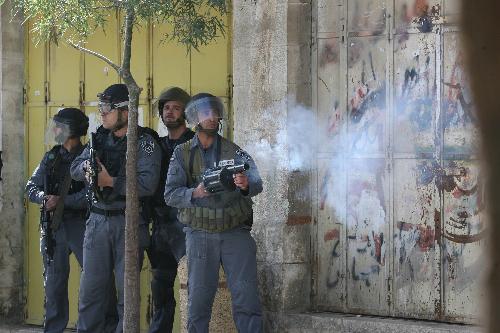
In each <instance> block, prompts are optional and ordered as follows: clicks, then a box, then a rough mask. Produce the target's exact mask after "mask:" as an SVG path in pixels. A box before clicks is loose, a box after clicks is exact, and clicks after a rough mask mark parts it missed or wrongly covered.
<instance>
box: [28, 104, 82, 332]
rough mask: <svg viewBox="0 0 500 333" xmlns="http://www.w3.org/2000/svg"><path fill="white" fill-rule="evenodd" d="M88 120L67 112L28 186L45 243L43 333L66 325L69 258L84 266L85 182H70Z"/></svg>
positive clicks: (56, 121) (52, 128)
mask: <svg viewBox="0 0 500 333" xmlns="http://www.w3.org/2000/svg"><path fill="white" fill-rule="evenodd" d="M88 127H89V118H87V116H85V114H84V113H83V112H82V111H81V110H79V109H75V108H64V109H62V110H60V111H59V112H58V113H57V114H56V115H55V116H54V118H53V120H52V122H51V123H50V125H49V128H48V130H47V132H46V137H45V138H46V143H47V144H49V145H53V144H55V145H54V146H53V147H52V149H50V151H48V152H47V153H46V154H45V155H44V157H43V159H42V161H41V162H40V164H39V165H38V166H37V168H36V169H35V171H34V172H33V175H32V176H31V178H30V179H29V181H28V183H27V184H26V192H27V194H28V198H29V200H30V201H31V202H33V203H37V204H39V205H42V216H45V221H42V222H43V224H42V237H41V240H40V249H41V251H42V257H43V267H44V273H43V277H44V287H45V320H44V332H63V331H64V329H65V328H66V325H67V324H68V316H69V309H68V277H69V271H70V265H69V256H70V254H71V253H73V254H74V255H75V257H76V259H77V261H78V263H79V264H80V267H81V266H82V264H83V249H82V246H83V236H84V232H85V215H86V211H87V204H86V200H85V195H86V188H85V183H84V182H83V181H75V180H71V176H70V172H69V170H70V165H71V163H72V162H73V160H74V159H75V158H76V157H77V156H78V155H79V154H80V153H81V152H82V150H83V145H82V142H81V139H80V138H81V137H82V136H84V135H86V134H87V129H88Z"/></svg>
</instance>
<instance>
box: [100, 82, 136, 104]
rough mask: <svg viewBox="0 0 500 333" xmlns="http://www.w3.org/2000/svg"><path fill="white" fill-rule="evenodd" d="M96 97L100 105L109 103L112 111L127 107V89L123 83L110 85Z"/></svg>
mask: <svg viewBox="0 0 500 333" xmlns="http://www.w3.org/2000/svg"><path fill="white" fill-rule="evenodd" d="M97 97H99V102H101V103H110V104H111V108H112V109H115V108H125V107H128V101H129V97H128V89H127V86H126V85H124V84H123V83H118V84H112V85H110V86H109V87H107V88H106V90H104V91H103V92H102V93H100V94H97Z"/></svg>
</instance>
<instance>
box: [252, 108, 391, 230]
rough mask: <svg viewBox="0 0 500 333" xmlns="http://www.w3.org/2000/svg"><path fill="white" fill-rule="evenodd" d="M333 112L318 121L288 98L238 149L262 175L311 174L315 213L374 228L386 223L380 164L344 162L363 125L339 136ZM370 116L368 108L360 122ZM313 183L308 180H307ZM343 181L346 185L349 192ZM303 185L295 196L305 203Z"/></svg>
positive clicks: (337, 119)
mask: <svg viewBox="0 0 500 333" xmlns="http://www.w3.org/2000/svg"><path fill="white" fill-rule="evenodd" d="M337 108H338V106H336V107H335V110H333V113H332V114H333V116H331V117H330V118H329V119H323V118H320V117H318V115H317V113H316V112H315V111H313V110H311V109H308V108H306V107H304V106H302V105H297V104H295V103H293V102H291V101H290V100H285V101H281V102H279V103H277V104H275V105H273V106H271V107H270V108H268V109H267V110H265V111H264V112H263V116H262V118H261V121H262V130H261V132H259V133H258V135H265V137H262V138H260V139H259V140H258V141H257V142H255V143H251V144H248V145H247V146H245V147H244V149H245V150H246V151H248V152H249V153H250V155H251V156H253V158H254V159H255V161H256V163H257V166H258V167H259V170H261V173H263V174H267V175H269V174H270V175H273V174H275V173H276V174H277V173H281V172H295V171H299V172H310V173H311V174H312V175H314V174H315V173H317V175H318V186H317V188H316V186H313V187H312V189H313V191H317V195H315V196H313V197H315V198H318V201H319V202H318V203H316V202H313V203H312V204H313V205H316V204H317V205H318V207H319V208H320V210H323V211H325V212H329V213H330V214H332V215H334V216H332V217H334V219H335V220H336V221H337V222H340V223H346V222H347V221H348V220H349V221H350V222H349V223H353V221H352V219H355V220H356V221H358V223H359V221H365V223H366V221H370V222H369V224H370V225H371V226H370V228H373V227H375V229H376V228H377V226H380V225H382V224H384V223H385V222H384V221H385V219H386V216H385V209H384V198H385V197H386V193H385V190H384V186H383V184H384V183H385V182H384V180H383V168H384V166H385V164H384V163H383V162H382V163H381V161H380V160H376V159H363V160H362V162H361V163H360V161H359V160H358V159H351V158H349V156H350V155H349V154H350V153H351V152H352V151H353V145H355V144H356V143H358V142H361V140H364V137H363V135H365V134H366V133H365V132H364V129H365V128H368V126H365V125H364V123H362V121H359V123H357V124H356V125H358V126H359V128H360V130H359V131H357V132H355V131H353V134H349V135H347V134H345V132H343V131H342V128H345V126H344V124H343V123H342V117H340V116H339V114H340V113H339V112H338V110H337ZM374 114H375V112H372V111H369V110H368V111H367V112H366V114H365V117H366V120H363V121H366V122H367V123H369V122H371V121H373V119H374V117H375V115H374ZM332 117H333V118H332ZM344 119H345V117H344ZM332 129H333V130H332ZM360 133H361V134H360ZM360 137H361V138H362V139H359V138H360ZM365 137H366V135H365ZM333 148H335V149H333ZM318 153H319V154H318ZM372 171H374V172H372ZM380 171H382V172H380ZM348 174H349V175H348ZM314 179H315V177H312V178H311V181H312V182H313V181H314ZM346 181H347V182H349V184H350V185H349V186H350V188H349V192H347V191H348V186H347V183H346ZM305 186H307V187H308V188H304V189H301V188H298V189H296V193H295V197H296V198H297V199H299V200H304V201H310V200H312V198H310V197H309V196H310V193H311V191H309V187H310V186H311V184H308V185H305ZM348 206H350V208H349V209H348ZM349 211H351V212H349ZM352 212H355V214H354V215H353V214H352ZM365 227H367V226H365Z"/></svg>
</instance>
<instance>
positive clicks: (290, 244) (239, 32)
mask: <svg viewBox="0 0 500 333" xmlns="http://www.w3.org/2000/svg"><path fill="white" fill-rule="evenodd" d="M233 13H234V23H233V25H234V26H233V59H234V60H233V76H234V104H233V108H234V133H235V134H234V138H235V141H236V143H238V144H239V145H240V146H242V147H243V148H245V149H247V150H248V151H249V152H250V153H252V155H253V156H254V158H255V159H256V162H257V164H258V166H259V168H260V172H261V176H262V178H263V180H264V191H263V193H261V194H260V195H259V196H257V197H256V199H255V206H254V207H255V212H254V214H255V222H254V226H253V234H254V237H255V239H256V241H257V246H258V250H257V260H258V269H259V279H260V288H261V290H260V291H261V295H262V301H263V305H264V308H265V311H266V312H265V316H266V328H267V329H269V330H272V331H279V330H280V327H281V324H280V321H279V320H278V318H279V317H280V314H281V313H283V312H300V311H306V310H308V309H309V308H310V285H311V283H310V281H311V269H310V268H311V266H310V258H311V256H310V245H311V244H310V231H311V224H312V215H311V203H310V201H309V200H307V199H304V198H308V197H310V195H307V194H306V195H300V196H299V191H296V189H297V188H304V189H305V190H306V191H307V190H308V189H309V188H310V186H308V185H306V186H303V184H308V182H309V179H310V174H309V173H307V172H299V171H298V172H293V171H290V170H289V169H287V168H284V167H283V166H282V165H280V164H279V163H274V164H273V163H272V162H271V163H265V161H263V160H262V159H260V158H259V156H258V151H255V149H256V148H255V147H256V144H257V143H259V142H267V143H271V144H272V143H273V142H276V140H277V133H280V132H281V131H283V130H285V131H286V128H287V123H288V121H289V118H288V109H289V106H291V105H292V104H293V103H295V102H298V103H302V104H305V105H311V70H310V69H311V2H310V1H292V0H290V1H283V0H268V1H244V0H237V1H234V2H233ZM290 134H292V133H290ZM296 134H297V133H295V134H294V135H296ZM284 154H285V155H287V154H288V152H287V151H286V150H285V151H284ZM285 158H286V157H285Z"/></svg>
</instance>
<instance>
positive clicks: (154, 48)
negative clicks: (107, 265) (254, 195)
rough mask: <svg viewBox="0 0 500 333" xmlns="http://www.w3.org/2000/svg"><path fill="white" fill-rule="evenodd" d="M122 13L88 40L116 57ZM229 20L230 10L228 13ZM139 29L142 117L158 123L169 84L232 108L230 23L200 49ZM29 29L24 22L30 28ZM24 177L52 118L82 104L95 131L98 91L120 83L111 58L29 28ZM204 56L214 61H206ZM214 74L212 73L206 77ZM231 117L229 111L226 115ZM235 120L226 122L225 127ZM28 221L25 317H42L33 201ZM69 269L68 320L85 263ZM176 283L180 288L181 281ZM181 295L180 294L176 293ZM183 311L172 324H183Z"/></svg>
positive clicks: (144, 311) (147, 306)
mask: <svg viewBox="0 0 500 333" xmlns="http://www.w3.org/2000/svg"><path fill="white" fill-rule="evenodd" d="M121 21H122V18H121V17H120V16H119V15H118V14H117V13H116V12H114V11H113V12H110V24H109V25H108V28H107V30H106V31H105V32H103V31H97V32H96V33H95V34H94V35H92V36H91V37H90V38H89V40H88V44H87V46H88V48H90V49H95V50H97V51H100V52H102V53H103V54H105V55H106V56H108V57H109V58H110V59H112V60H113V61H116V62H119V61H120V60H121V59H120V58H121V48H122V46H121V37H120V36H119V34H120V24H121ZM226 22H227V23H228V26H230V24H229V22H231V21H230V18H229V17H228V18H227V21H226ZM143 28H144V29H141V31H137V30H135V31H134V37H133V38H134V40H133V45H134V46H133V47H134V49H133V54H132V64H131V66H132V71H133V73H134V77H135V79H136V80H137V82H138V84H139V85H140V86H141V87H142V88H143V91H142V93H141V96H140V101H139V122H140V124H142V125H144V126H151V127H152V128H154V129H159V132H160V135H165V131H164V129H163V126H160V125H159V124H158V113H157V110H156V109H155V110H153V109H152V107H151V105H152V103H153V102H154V101H155V97H157V96H158V95H159V93H160V91H161V90H162V89H163V88H165V87H168V86H174V85H176V86H180V87H181V88H184V89H186V90H187V91H188V92H190V93H196V92H199V91H208V92H211V93H213V94H215V95H218V96H220V97H222V98H223V99H224V100H225V101H226V102H227V106H228V109H229V110H230V98H231V96H230V95H229V94H230V92H231V90H230V85H231V81H230V73H231V59H230V57H229V56H228V55H229V54H230V35H231V34H230V31H228V32H227V34H226V37H225V38H221V39H219V40H218V41H217V43H216V44H214V45H213V46H208V47H206V48H205V47H202V48H200V51H201V52H200V53H199V54H196V55H195V54H192V55H191V54H188V53H187V52H186V50H185V48H183V47H181V46H178V45H175V44H173V43H171V42H167V43H160V40H161V38H162V35H161V32H162V31H165V27H162V26H155V25H148V24H145V25H144V26H143ZM29 30H30V29H26V31H29ZM26 45H27V47H26V84H25V87H26V96H25V102H26V104H25V114H26V143H25V144H26V151H27V156H28V159H27V165H26V170H27V173H26V178H28V177H29V176H30V175H31V173H32V172H33V170H34V168H35V167H36V165H37V164H38V163H39V162H40V160H41V158H42V156H43V154H44V152H45V151H47V150H48V149H49V148H50V147H47V146H45V145H44V132H45V128H46V124H47V122H48V121H49V120H50V117H51V116H53V115H54V114H55V113H57V111H58V110H59V109H60V108H62V107H70V106H72V107H79V108H81V109H82V110H84V112H85V113H86V114H87V116H89V118H90V128H89V131H95V129H96V128H97V126H98V125H99V117H98V115H97V113H96V111H97V110H96V106H97V93H98V92H101V91H102V90H103V89H104V88H106V87H107V86H108V85H111V84H113V83H117V82H119V81H118V76H117V74H116V73H115V72H114V70H113V69H112V68H110V67H109V65H107V64H105V63H104V62H102V61H101V60H98V59H97V58H95V57H93V56H89V55H87V54H82V53H79V52H77V51H76V50H74V49H72V48H69V47H66V46H64V45H62V44H61V45H59V46H58V47H56V46H55V45H48V44H43V43H42V44H39V45H37V46H35V45H34V42H33V40H32V36H31V35H26ZM206 64H210V65H209V66H207V65H206ZM205 78H209V79H205ZM228 119H230V116H228ZM231 127H232V126H231V124H230V123H227V125H226V127H225V129H226V134H227V133H229V132H230V129H231ZM26 216H27V221H26V249H27V250H26V263H27V264H26V265H25V267H26V268H25V269H26V275H25V276H27V318H26V322H27V323H30V324H37V325H40V324H42V323H43V314H44V310H43V297H44V293H43V280H42V263H41V256H40V251H39V231H38V221H39V208H38V206H37V205H33V204H27V215H26ZM71 264H72V268H71V274H70V276H71V277H70V287H69V290H70V323H69V324H68V326H69V327H74V326H75V324H76V320H77V301H78V287H79V267H78V264H77V263H76V260H75V259H74V258H73V259H72V263H71ZM149 282H150V273H149V262H148V260H147V258H145V260H144V264H143V269H142V272H141V295H142V298H141V328H142V329H143V330H145V329H147V327H148V322H149V320H150V315H151V311H152V308H151V307H152V300H151V292H150V284H149ZM177 289H178V288H177ZM176 297H177V296H176ZM178 315H179V311H177V317H176V322H175V324H174V330H176V331H177V330H179V318H178Z"/></svg>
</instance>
